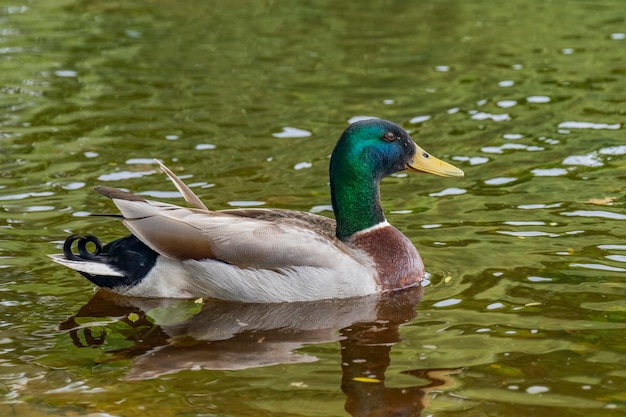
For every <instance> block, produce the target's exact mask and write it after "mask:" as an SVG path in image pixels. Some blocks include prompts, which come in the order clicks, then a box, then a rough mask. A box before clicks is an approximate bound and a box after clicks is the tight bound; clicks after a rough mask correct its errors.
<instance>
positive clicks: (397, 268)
mask: <svg viewBox="0 0 626 417" xmlns="http://www.w3.org/2000/svg"><path fill="white" fill-rule="evenodd" d="M157 162H158V161H157ZM159 164H160V163H159ZM160 166H161V169H162V170H163V171H164V172H165V173H166V174H167V175H168V176H169V178H170V179H171V180H172V181H173V182H174V184H175V186H176V188H177V189H178V190H179V191H180V193H181V194H182V195H183V197H184V198H185V200H186V201H187V203H189V204H190V205H192V206H194V207H193V208H186V207H179V206H176V205H173V204H168V203H161V202H157V201H151V200H147V199H144V198H143V197H141V196H137V195H135V194H132V193H129V192H126V191H122V190H119V189H116V188H111V187H104V186H98V187H95V190H96V191H97V192H99V193H100V194H102V195H104V196H106V197H109V198H111V199H112V200H113V202H114V203H115V205H116V206H117V208H118V209H119V210H120V212H121V217H123V223H124V225H125V226H126V227H127V228H128V229H129V230H130V232H131V234H130V235H128V236H126V237H122V238H120V239H117V240H114V241H113V242H111V243H109V244H107V245H105V246H103V245H102V244H101V243H100V241H99V240H98V239H97V238H96V237H95V236H91V235H88V236H77V235H71V236H69V237H67V239H66V240H65V244H64V246H63V254H62V255H51V257H52V259H53V260H54V261H55V262H58V263H60V264H62V265H65V266H67V267H69V268H72V269H74V270H76V271H78V272H80V273H81V274H82V275H83V276H85V277H86V278H87V279H89V280H90V281H91V282H92V283H94V284H96V285H97V286H99V287H103V288H106V289H108V290H110V291H113V292H116V293H119V294H122V295H127V296H135V297H159V298H197V297H207V298H217V299H224V300H233V301H241V302H258V303H273V302H295V301H313V300H323V299H334V298H335V299H336V298H349V297H360V296H365V295H370V294H375V293H383V292H387V291H393V290H398V289H402V288H406V287H411V286H414V285H418V284H419V283H420V282H421V281H422V279H423V277H424V265H423V263H422V259H421V257H420V255H419V253H418V252H417V250H416V249H415V247H414V246H413V244H412V243H411V241H410V240H409V239H408V238H407V237H406V236H404V235H403V234H402V233H401V232H400V231H399V230H398V229H396V228H395V227H393V226H392V225H390V224H389V223H388V222H387V220H386V219H385V216H384V214H383V210H382V208H381V205H380V192H379V183H380V181H381V179H382V178H384V177H386V176H388V175H390V174H393V173H395V172H398V171H403V170H409V171H423V172H429V173H432V174H436V175H440V176H443V177H461V176H463V175H464V174H463V171H461V170H460V169H458V168H456V167H454V166H453V165H451V164H448V163H447V162H443V161H441V160H439V159H437V158H435V157H433V156H432V155H430V154H429V153H427V152H425V151H424V150H423V149H421V148H420V147H419V146H417V145H416V144H415V142H413V140H412V139H411V137H410V136H409V134H408V133H407V132H406V131H405V130H404V129H402V128H401V127H400V126H398V125H397V124H395V123H392V122H389V121H385V120H380V119H370V120H364V121H360V122H356V123H353V124H352V125H350V126H349V127H348V128H347V129H346V130H345V131H344V132H343V134H342V135H341V137H340V138H339V141H338V142H337V145H336V146H335V149H334V150H333V153H332V156H331V160H330V192H331V198H332V206H333V211H334V213H335V220H332V219H330V218H326V217H323V216H319V215H316V214H313V213H307V212H299V211H293V210H283V209H263V208H253V209H232V210H221V211H212V210H209V209H208V208H207V207H206V206H205V205H204V204H203V203H202V202H201V201H200V199H199V198H198V197H197V196H196V195H195V194H194V193H193V192H192V191H191V189H190V188H189V187H187V185H185V184H184V183H183V181H181V180H180V179H179V178H178V177H177V176H176V175H174V173H173V172H172V171H170V170H169V169H168V168H167V167H165V166H164V165H163V164H160ZM75 242H76V246H77V251H76V252H75V251H74V250H73V244H74V243H75ZM94 247H95V249H93V248H94ZM89 248H91V250H90V249H89Z"/></svg>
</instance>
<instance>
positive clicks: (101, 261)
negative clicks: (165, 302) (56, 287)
mask: <svg viewBox="0 0 626 417" xmlns="http://www.w3.org/2000/svg"><path fill="white" fill-rule="evenodd" d="M75 244H76V249H77V252H74V250H73V247H74V245H75ZM158 256H159V255H158V253H156V252H155V251H153V250H152V249H150V248H149V247H148V246H146V245H145V244H144V243H143V242H141V241H140V240H139V239H137V238H136V237H135V236H133V235H128V236H126V237H123V238H121V239H117V240H114V241H113V242H111V243H109V244H107V245H102V242H100V239H98V238H97V237H96V236H93V235H86V236H80V235H70V236H68V237H67V239H65V243H64V244H63V255H52V256H51V257H52V259H53V260H54V261H55V262H58V263H60V264H62V265H65V266H67V267H69V268H72V269H74V270H76V271H78V272H79V273H80V274H81V275H83V276H84V277H85V278H87V279H88V280H89V281H91V282H93V283H94V284H96V285H97V286H99V287H104V288H111V289H113V288H116V287H132V286H134V285H137V284H138V283H139V282H141V281H142V280H143V278H144V277H145V276H146V274H148V272H150V270H151V269H152V267H154V264H155V263H156V259H157V257H158Z"/></svg>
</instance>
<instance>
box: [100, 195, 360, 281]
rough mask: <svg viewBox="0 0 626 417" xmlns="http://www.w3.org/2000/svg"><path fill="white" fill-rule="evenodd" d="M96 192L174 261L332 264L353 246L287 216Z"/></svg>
mask: <svg viewBox="0 0 626 417" xmlns="http://www.w3.org/2000/svg"><path fill="white" fill-rule="evenodd" d="M98 191H99V192H101V193H102V194H104V195H107V196H110V197H112V198H113V201H114V203H115V205H116V206H117V207H118V208H119V210H120V212H121V213H122V215H123V216H124V224H125V225H126V227H128V229H129V230H130V231H131V232H132V233H133V234H134V235H135V236H137V237H138V238H139V239H140V240H141V241H143V242H144V243H145V244H146V245H148V246H149V247H150V248H152V249H154V250H155V251H156V252H158V253H160V254H161V255H163V256H166V257H169V258H173V259H180V260H184V259H195V260H201V259H215V260H219V261H223V262H226V263H229V264H233V265H237V266H239V267H242V268H264V269H281V268H293V267H296V266H315V267H329V268H332V267H333V266H334V265H335V264H336V263H337V262H339V261H340V259H341V258H343V257H345V256H347V255H346V251H347V250H349V249H348V248H345V247H344V245H343V244H342V243H341V242H339V241H338V240H336V239H331V238H329V236H330V235H331V233H329V232H328V231H323V232H322V233H318V232H317V231H315V230H313V229H311V228H308V227H305V226H306V223H307V222H302V221H297V222H295V223H294V222H292V221H288V220H287V219H286V220H284V221H281V220H280V218H281V217H285V216H277V218H274V219H272V220H271V221H270V220H264V219H260V218H256V217H252V218H248V217H243V216H241V215H233V214H229V213H228V212H208V211H205V210H198V209H189V208H183V207H179V206H174V205H171V204H165V203H160V202H155V201H150V200H144V199H142V198H140V197H138V196H135V195H133V194H130V193H125V192H123V191H121V192H116V193H113V192H111V191H110V190H107V189H104V190H103V189H99V190H98ZM127 194H130V196H133V197H130V196H129V195H127ZM265 217H267V216H265ZM269 217H270V218H271V217H272V216H269ZM321 223H322V224H329V223H328V222H321ZM330 224H332V223H330Z"/></svg>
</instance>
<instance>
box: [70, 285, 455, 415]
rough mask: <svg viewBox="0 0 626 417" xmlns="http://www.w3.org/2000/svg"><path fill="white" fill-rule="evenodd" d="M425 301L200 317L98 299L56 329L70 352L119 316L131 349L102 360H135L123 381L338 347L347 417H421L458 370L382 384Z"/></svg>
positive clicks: (90, 342) (202, 310)
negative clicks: (406, 383)
mask: <svg viewBox="0 0 626 417" xmlns="http://www.w3.org/2000/svg"><path fill="white" fill-rule="evenodd" d="M422 293H423V287H421V286H418V287H415V288H411V289H408V290H403V291H397V292H393V293H388V294H384V295H377V296H371V297H365V298H357V299H347V300H328V301H319V302H306V303H283V304H242V303H233V302H225V301H216V300H203V301H202V303H201V304H195V306H197V309H193V308H191V309H190V308H189V306H190V305H191V306H194V304H192V303H191V302H190V301H187V302H181V301H180V300H158V299H132V298H128V297H122V296H117V295H115V294H112V293H110V292H107V291H103V290H101V291H99V292H98V293H96V295H95V296H94V297H93V298H92V299H91V300H90V301H89V302H88V303H87V304H86V305H85V306H83V307H82V308H81V309H80V311H79V312H78V313H77V314H76V315H74V316H72V317H70V318H69V319H68V320H66V321H65V322H64V323H62V324H61V326H60V327H61V329H62V330H68V333H69V335H70V337H71V338H72V340H73V342H74V344H75V345H76V346H78V347H93V346H99V345H102V344H104V343H105V342H106V335H107V333H108V332H110V331H111V329H107V330H103V329H102V322H101V321H100V322H99V324H97V325H92V324H89V322H87V321H90V320H89V319H90V318H102V317H123V318H122V319H120V320H121V321H122V322H123V323H124V324H125V326H124V329H125V330H123V331H118V332H119V333H122V336H123V337H124V338H125V339H126V340H127V341H132V342H133V344H132V346H130V347H127V348H124V349H120V350H116V351H112V352H111V351H110V352H108V353H109V354H112V355H113V358H114V359H132V363H133V364H132V369H131V370H130V372H129V373H128V375H127V379H129V380H138V379H150V378H156V377H159V376H161V375H166V374H172V373H176V372H179V371H182V370H187V369H207V370H234V369H247V368H252V367H259V366H269V365H276V364H290V363H301V362H312V361H315V360H316V358H315V357H313V356H309V355H304V354H299V353H296V352H295V350H296V349H298V348H301V347H302V346H304V345H308V344H315V343H327V342H333V341H339V343H340V345H341V362H342V381H341V389H342V391H343V392H344V393H345V394H346V396H347V399H346V405H345V408H346V411H348V412H349V413H350V414H351V415H353V416H419V415H420V414H421V411H422V410H423V409H424V407H425V404H426V400H427V398H426V395H427V393H428V392H429V391H432V390H435V389H439V390H440V389H444V388H446V387H450V386H451V385H452V382H453V380H452V379H451V377H450V376H449V375H450V374H453V373H456V372H458V371H459V370H458V369H417V370H409V371H404V372H403V373H404V374H408V375H412V376H415V377H418V378H420V379H421V380H427V381H430V382H429V383H428V384H426V385H416V386H411V387H402V388H393V387H387V386H386V385H385V371H386V370H387V368H388V367H389V365H390V351H391V349H392V347H393V345H394V344H395V343H397V342H399V341H400V332H399V327H400V325H402V324H403V323H406V322H408V321H410V320H411V319H413V318H414V317H415V307H416V305H417V304H418V303H419V301H420V300H421V296H422ZM181 305H183V306H184V307H182V308H181ZM90 322H91V323H93V321H90ZM79 323H86V324H82V325H81V324H79ZM117 328H119V326H118V327H117ZM116 331H117V330H116ZM118 336H119V335H118Z"/></svg>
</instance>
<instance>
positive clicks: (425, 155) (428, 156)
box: [422, 152, 430, 158]
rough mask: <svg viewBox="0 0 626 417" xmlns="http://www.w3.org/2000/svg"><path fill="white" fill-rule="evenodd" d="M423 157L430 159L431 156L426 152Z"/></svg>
mask: <svg viewBox="0 0 626 417" xmlns="http://www.w3.org/2000/svg"><path fill="white" fill-rule="evenodd" d="M422 156H423V157H424V158H430V155H428V154H427V153H426V152H422Z"/></svg>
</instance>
